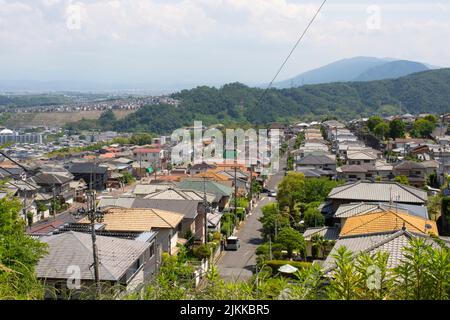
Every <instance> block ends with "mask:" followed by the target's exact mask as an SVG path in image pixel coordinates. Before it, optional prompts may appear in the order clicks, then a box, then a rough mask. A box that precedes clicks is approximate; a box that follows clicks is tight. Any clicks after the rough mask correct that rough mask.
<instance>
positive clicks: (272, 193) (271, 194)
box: [268, 190, 277, 198]
mask: <svg viewBox="0 0 450 320" xmlns="http://www.w3.org/2000/svg"><path fill="white" fill-rule="evenodd" d="M268 195H269V197H274V198H276V197H277V192H276V191H274V190H272V191H270V192H269V193H268Z"/></svg>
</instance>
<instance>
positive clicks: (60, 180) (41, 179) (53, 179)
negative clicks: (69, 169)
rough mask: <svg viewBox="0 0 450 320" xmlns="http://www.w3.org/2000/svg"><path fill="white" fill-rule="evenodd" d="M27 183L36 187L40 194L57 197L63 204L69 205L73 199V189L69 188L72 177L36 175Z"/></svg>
mask: <svg viewBox="0 0 450 320" xmlns="http://www.w3.org/2000/svg"><path fill="white" fill-rule="evenodd" d="M28 181H30V182H32V183H34V184H36V185H38V186H39V187H40V188H41V190H40V192H42V193H47V194H50V195H52V196H54V197H58V198H59V199H61V200H63V201H64V202H65V203H68V204H71V203H73V201H74V198H75V192H74V189H72V188H71V187H70V182H71V181H73V176H69V175H59V174H56V173H38V174H37V175H35V176H33V177H31V178H29V179H28Z"/></svg>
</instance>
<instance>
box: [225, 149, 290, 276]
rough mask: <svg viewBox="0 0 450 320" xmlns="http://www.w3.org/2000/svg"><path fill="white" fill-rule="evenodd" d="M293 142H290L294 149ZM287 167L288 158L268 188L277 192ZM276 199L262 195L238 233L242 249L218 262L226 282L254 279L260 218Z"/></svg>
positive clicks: (259, 236) (227, 252)
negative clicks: (263, 210) (263, 208)
mask: <svg viewBox="0 0 450 320" xmlns="http://www.w3.org/2000/svg"><path fill="white" fill-rule="evenodd" d="M292 144H293V142H292V141H290V142H289V146H290V147H292ZM285 167H286V157H283V158H282V159H281V161H280V171H279V172H278V173H276V174H274V175H273V176H271V177H270V178H269V181H268V182H267V188H268V189H271V190H275V189H276V187H277V186H278V184H279V183H280V182H281V180H282V179H283V177H284V168H285ZM275 201H276V199H275V198H271V197H268V196H267V195H266V194H261V198H260V200H259V201H258V203H257V205H256V206H255V208H254V209H253V210H252V212H251V215H250V216H249V217H248V218H247V220H246V221H245V222H244V224H243V225H242V227H241V229H240V230H239V231H238V232H237V233H236V236H238V237H239V240H240V243H241V247H240V248H239V250H237V251H225V252H224V254H223V256H222V257H221V258H220V260H219V262H218V269H219V273H220V275H221V277H222V279H224V280H225V281H231V282H232V281H242V280H248V279H249V278H251V277H252V275H253V271H254V270H255V265H256V249H257V248H258V246H259V245H261V244H262V238H261V228H262V225H261V223H260V222H259V218H260V217H261V216H262V211H261V208H262V207H264V206H265V205H267V204H269V203H270V202H275Z"/></svg>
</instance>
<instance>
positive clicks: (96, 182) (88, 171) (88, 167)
mask: <svg viewBox="0 0 450 320" xmlns="http://www.w3.org/2000/svg"><path fill="white" fill-rule="evenodd" d="M69 171H70V173H71V174H73V176H74V180H81V179H83V181H84V182H86V184H87V185H88V188H92V189H95V190H97V191H103V190H105V188H106V182H107V181H108V168H107V167H103V166H99V165H98V164H94V163H91V162H80V163H74V164H72V166H71V167H70V168H69Z"/></svg>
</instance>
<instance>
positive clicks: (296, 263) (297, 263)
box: [265, 260, 311, 273]
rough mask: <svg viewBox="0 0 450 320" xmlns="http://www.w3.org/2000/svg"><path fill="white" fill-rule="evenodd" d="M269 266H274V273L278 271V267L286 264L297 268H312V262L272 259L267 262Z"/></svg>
mask: <svg viewBox="0 0 450 320" xmlns="http://www.w3.org/2000/svg"><path fill="white" fill-rule="evenodd" d="M265 264H266V265H267V266H268V267H270V268H272V273H278V269H279V268H280V267H282V266H284V265H286V264H289V265H291V266H293V267H296V268H297V269H303V268H310V267H311V262H303V261H290V260H270V261H266V263H265Z"/></svg>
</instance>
